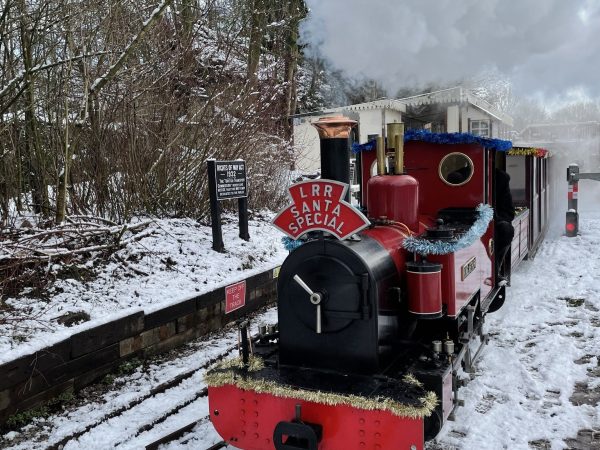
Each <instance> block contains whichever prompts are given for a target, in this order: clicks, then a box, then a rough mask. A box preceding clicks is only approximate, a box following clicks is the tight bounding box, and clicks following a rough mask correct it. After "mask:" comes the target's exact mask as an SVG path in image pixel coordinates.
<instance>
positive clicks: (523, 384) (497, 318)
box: [11, 214, 600, 450]
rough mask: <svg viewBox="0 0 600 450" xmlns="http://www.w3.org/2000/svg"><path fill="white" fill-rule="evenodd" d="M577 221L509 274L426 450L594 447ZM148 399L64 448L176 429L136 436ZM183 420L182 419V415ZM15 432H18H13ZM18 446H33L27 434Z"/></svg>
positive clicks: (586, 267)
mask: <svg viewBox="0 0 600 450" xmlns="http://www.w3.org/2000/svg"><path fill="white" fill-rule="evenodd" d="M580 228H581V235H580V236H578V237H575V238H567V237H564V236H549V237H548V238H547V239H546V241H545V242H544V244H543V245H542V246H541V248H540V250H539V251H538V254H537V256H536V257H535V259H534V260H531V261H525V262H524V263H523V264H522V265H521V266H520V267H519V268H518V270H517V271H516V272H515V273H513V277H512V287H510V288H509V291H508V298H507V302H506V304H505V306H504V307H503V308H502V309H501V310H500V311H498V312H496V313H494V314H490V315H489V316H488V317H487V322H486V330H487V332H488V333H489V334H490V342H489V344H488V346H487V347H486V348H485V350H484V351H483V354H482V356H481V359H480V360H479V362H478V364H477V373H476V374H475V376H474V378H473V380H472V381H471V382H470V383H469V384H468V385H467V386H466V387H464V388H462V389H461V390H460V397H461V398H462V399H464V401H465V405H464V406H463V407H462V408H459V409H458V411H457V414H456V421H455V422H449V423H448V424H447V425H446V426H445V427H444V429H443V430H442V432H441V434H440V435H439V436H438V438H437V440H436V442H433V443H431V444H429V445H428V448H429V449H436V450H437V449H444V450H449V449H461V450H473V449H478V450H480V449H483V450H485V449H490V450H496V449H517V450H519V449H523V450H525V449H553V450H554V449H564V448H588V449H594V448H600V406H599V401H600V345H599V344H600V252H599V250H598V249H600V214H597V215H595V216H593V217H592V216H590V215H589V214H582V218H581V227H580ZM272 314H273V318H274V317H275V315H274V312H273V313H272ZM228 342H235V337H234V335H231V336H229V337H225V338H223V339H222V340H221V341H219V342H218V343H216V344H212V345H216V347H215V348H224V345H225V343H228ZM208 348H209V347H206V348H205V347H202V348H201V350H200V353H197V354H195V355H194V356H191V357H190V358H191V359H190V358H187V359H186V358H182V359H180V360H179V361H178V362H177V363H174V362H173V361H172V362H170V363H169V362H166V363H165V364H164V365H162V366H161V367H162V368H161V369H160V370H157V371H156V373H155V374H152V375H146V374H141V373H139V374H138V375H136V376H137V377H138V378H137V380H138V381H137V382H136V383H133V382H132V383H129V384H127V385H126V386H128V387H126V388H124V389H123V390H121V391H115V392H113V393H109V394H106V397H104V398H103V399H102V400H101V401H98V402H94V403H90V404H89V405H83V406H80V407H79V409H77V410H75V411H71V412H69V413H66V414H64V415H59V416H56V417H53V418H51V419H50V420H49V421H48V422H47V423H46V424H45V429H46V432H47V433H49V435H52V436H61V435H65V434H66V433H68V432H69V430H72V429H80V428H81V427H83V426H85V424H86V423H89V422H90V420H91V419H90V417H91V418H93V416H94V415H95V414H100V413H101V412H103V411H104V412H106V410H107V408H111V407H114V403H115V402H117V403H118V402H119V401H123V400H120V399H121V396H122V397H123V398H125V399H126V398H128V397H132V396H133V397H135V396H137V395H140V392H145V390H148V389H150V387H151V385H153V383H154V382H155V381H152V380H153V379H156V380H163V379H164V378H165V375H164V373H169V375H170V376H172V375H174V374H175V373H177V370H183V369H182V368H183V367H189V366H190V364H194V362H193V361H200V360H202V359H206V356H199V355H203V354H204V355H206V354H208V353H206V352H209V350H208ZM194 358H195V359H194ZM196 364H197V362H196ZM163 371H164V373H163ZM158 373H161V374H160V375H157V374H158ZM199 383H200V381H199V380H195V382H191V383H190V386H189V387H190V389H192V390H194V389H197V388H198V387H199V386H200V385H199ZM189 396H190V393H188V392H186V391H185V389H175V390H173V392H172V395H171V394H169V395H166V396H165V397H162V398H161V403H162V404H164V405H166V404H168V403H169V402H177V401H181V400H182V399H185V398H188V397H189ZM171 397H172V398H171ZM107 405H108V406H107ZM111 405H113V406H111ZM148 405H149V404H148ZM148 405H146V406H145V407H141V408H139V409H138V410H137V412H134V413H130V414H129V415H128V416H127V417H122V418H120V419H119V418H115V419H116V420H113V421H112V422H111V423H110V426H103V427H101V428H98V431H97V432H98V433H100V434H99V435H96V436H97V439H98V441H94V439H90V438H89V437H85V438H83V437H82V439H81V440H79V441H77V442H74V443H73V444H71V447H69V448H83V447H77V445H85V446H86V448H92V449H93V448H104V447H97V446H95V445H96V444H95V442H96V443H99V442H102V443H103V445H105V444H107V443H112V444H113V445H114V443H118V442H122V443H121V444H119V445H117V447H116V448H136V445H138V444H139V445H140V446H141V448H143V444H145V443H146V442H147V441H148V440H151V439H152V438H153V437H155V436H154V435H155V434H156V433H158V432H159V431H164V430H168V429H170V428H168V427H171V426H172V428H173V429H175V428H177V426H176V424H167V423H165V424H164V427H167V428H165V429H164V430H163V429H162V428H160V429H156V430H151V431H149V432H147V433H144V434H141V435H139V436H138V437H132V436H131V429H132V425H131V423H130V422H132V423H138V424H139V423H142V422H143V420H146V419H142V418H143V417H145V415H146V414H151V413H152V408H150V409H147V408H146V407H147V406H148ZM153 405H154V404H153ZM157 407H158V406H157ZM205 407H206V405H205V403H203V401H198V402H197V403H192V404H191V405H189V406H188V407H186V408H185V409H184V410H182V411H181V414H183V415H184V417H187V418H193V417H196V416H198V417H200V416H202V415H203V414H204V413H205V411H204V409H203V408H205ZM97 411H100V412H97ZM182 422H185V420H181V422H178V423H182ZM161 426H162V425H161ZM133 428H134V429H135V427H133ZM582 430H591V431H590V436H591V441H589V443H588V444H586V445H587V446H586V445H580V444H581V441H579V443H577V442H576V441H575V440H574V439H575V438H576V437H577V435H578V432H580V431H582ZM94 433H96V431H95V432H94ZM594 433H596V434H594ZM105 435H109V436H112V437H110V438H106V436H105ZM11 437H12V439H13V440H14V441H16V440H18V434H11ZM53 439H54V438H53ZM218 439H219V438H218V437H217V436H216V434H215V432H214V430H213V429H212V427H211V426H210V423H207V422H202V423H200V424H199V425H198V426H197V427H196V428H195V429H194V430H193V432H192V433H190V434H188V435H186V436H185V437H183V438H181V439H180V440H178V441H176V442H172V443H170V444H169V445H168V446H165V448H168V449H188V448H189V449H192V448H194V449H197V448H206V447H208V446H210V445H212V444H213V443H214V442H216V441H218ZM15 448H19V449H25V448H37V447H36V446H35V445H34V443H33V441H29V442H21V443H20V444H18V445H17V446H16V447H15ZM390 450H392V449H390Z"/></svg>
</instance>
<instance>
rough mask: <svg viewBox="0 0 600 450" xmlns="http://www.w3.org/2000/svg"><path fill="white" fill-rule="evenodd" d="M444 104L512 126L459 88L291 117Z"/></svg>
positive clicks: (498, 114)
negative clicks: (461, 106)
mask: <svg viewBox="0 0 600 450" xmlns="http://www.w3.org/2000/svg"><path fill="white" fill-rule="evenodd" d="M444 103H469V104H471V105H473V106H475V107H476V108H479V109H480V110H482V111H483V112H484V113H486V114H487V115H489V116H491V117H494V118H495V119H497V120H499V121H501V122H503V123H505V124H507V125H509V126H512V125H513V119H512V117H511V116H509V115H508V114H505V113H503V112H501V111H498V110H497V109H495V108H494V107H493V106H492V105H491V104H490V103H488V102H486V101H485V100H482V99H480V98H478V97H476V96H475V95H473V94H472V93H471V92H470V91H469V90H467V89H465V88H463V87H461V86H457V87H453V88H450V89H442V90H440V91H434V92H428V93H426V94H420V95H413V96H411V97H405V98H400V99H392V98H383V99H379V100H374V101H372V102H365V103H357V104H355V105H348V106H339V107H336V108H329V109H324V110H321V111H312V112H308V113H302V114H294V115H292V116H291V117H292V118H295V117H310V116H316V115H323V114H332V113H339V112H343V111H354V112H359V111H366V110H373V109H390V110H393V111H399V112H401V113H405V112H406V108H407V107H408V106H418V105H432V104H444Z"/></svg>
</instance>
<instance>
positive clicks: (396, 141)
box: [387, 123, 404, 175]
mask: <svg viewBox="0 0 600 450" xmlns="http://www.w3.org/2000/svg"><path fill="white" fill-rule="evenodd" d="M387 134H388V141H389V142H390V146H391V147H393V148H394V173H395V174H396V175H402V174H403V173H404V124H403V123H388V124H387Z"/></svg>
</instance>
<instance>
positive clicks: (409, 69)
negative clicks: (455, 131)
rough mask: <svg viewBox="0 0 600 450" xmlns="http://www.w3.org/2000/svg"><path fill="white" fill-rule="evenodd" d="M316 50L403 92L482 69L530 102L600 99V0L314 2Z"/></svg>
mask: <svg viewBox="0 0 600 450" xmlns="http://www.w3.org/2000/svg"><path fill="white" fill-rule="evenodd" d="M307 4H308V5H309V8H310V14H309V17H308V19H307V20H305V21H304V23H303V28H302V38H303V40H304V42H305V43H306V44H308V49H309V50H312V51H316V52H318V54H319V55H320V56H323V57H325V58H326V59H327V60H328V61H329V62H330V63H331V64H332V66H333V67H334V68H336V69H340V70H343V71H344V72H345V73H346V74H347V75H348V76H351V77H356V78H360V77H368V78H372V79H375V80H377V81H379V82H380V83H381V84H382V85H383V86H384V87H386V88H387V90H388V91H389V92H394V91H396V90H397V89H398V88H399V87H401V86H406V85H415V84H416V85H423V84H427V83H430V82H437V83H448V82H453V81H454V80H459V79H461V78H464V77H469V76H471V75H473V74H475V73H477V72H479V71H481V70H482V69H488V70H489V69H497V70H498V71H499V72H501V73H502V74H504V75H506V76H508V77H509V78H510V80H511V81H512V83H513V86H514V89H515V92H516V93H518V94H520V95H524V96H534V95H537V96H544V97H545V98H548V99H556V98H560V97H562V96H565V98H566V97H569V96H570V97H573V96H574V93H576V95H575V96H583V98H598V97H600V80H599V77H598V74H599V73H600V1H598V0H569V1H565V0H485V1H481V0H404V1H398V0H369V1H364V0H326V1H323V0H307Z"/></svg>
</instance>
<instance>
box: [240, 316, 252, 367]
mask: <svg viewBox="0 0 600 450" xmlns="http://www.w3.org/2000/svg"><path fill="white" fill-rule="evenodd" d="M240 334H241V336H240V338H241V339H240V340H241V346H242V362H243V363H244V368H246V369H247V368H248V364H249V361H250V342H248V321H246V320H244V321H243V322H242V323H241V324H240Z"/></svg>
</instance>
